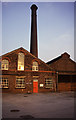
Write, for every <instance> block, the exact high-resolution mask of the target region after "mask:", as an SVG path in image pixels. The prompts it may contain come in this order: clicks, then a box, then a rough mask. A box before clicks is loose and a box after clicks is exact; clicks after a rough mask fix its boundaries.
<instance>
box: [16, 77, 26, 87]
mask: <svg viewBox="0 0 76 120" xmlns="http://www.w3.org/2000/svg"><path fill="white" fill-rule="evenodd" d="M18 79H19V80H18ZM20 79H23V80H22V81H21V80H20ZM17 82H19V83H17ZM20 82H21V83H22V85H23V86H22V85H21V84H20ZM23 82H24V83H23ZM18 85H19V86H18ZM20 85H21V86H20ZM15 88H17V89H25V77H23V76H22V77H16V82H15Z"/></svg>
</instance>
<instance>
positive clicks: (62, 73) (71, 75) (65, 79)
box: [47, 52, 76, 91]
mask: <svg viewBox="0 0 76 120" xmlns="http://www.w3.org/2000/svg"><path fill="white" fill-rule="evenodd" d="M47 64H48V65H49V66H50V67H52V68H53V69H54V70H55V71H57V73H58V88H57V90H58V91H67V90H76V62H74V61H73V60H72V59H70V55H69V54H68V53H66V52H65V53H64V54H62V55H61V56H59V57H57V58H55V59H53V60H51V61H49V62H47Z"/></svg>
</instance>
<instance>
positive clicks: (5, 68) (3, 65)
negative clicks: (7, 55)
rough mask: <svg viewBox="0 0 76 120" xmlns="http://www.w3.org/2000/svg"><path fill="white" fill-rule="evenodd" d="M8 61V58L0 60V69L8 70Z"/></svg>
mask: <svg viewBox="0 0 76 120" xmlns="http://www.w3.org/2000/svg"><path fill="white" fill-rule="evenodd" d="M8 66H9V62H8V60H2V64H1V69H2V70H8Z"/></svg>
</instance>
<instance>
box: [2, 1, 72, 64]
mask: <svg viewBox="0 0 76 120" xmlns="http://www.w3.org/2000/svg"><path fill="white" fill-rule="evenodd" d="M33 3H34V4H36V5H37V7H38V10H37V37H38V56H39V58H40V59H42V60H43V61H45V62H47V61H49V60H52V59H54V58H56V57H58V56H60V55H61V54H63V53H64V52H68V53H69V54H70V56H71V58H72V59H73V60H74V3H73V2H61V3H60V2H4V3H2V54H5V53H7V52H10V51H12V50H15V49H17V48H19V47H23V48H25V49H26V50H28V51H30V33H31V9H30V7H31V5H32V4H33ZM0 49H1V48H0ZM0 55H1V53H0Z"/></svg>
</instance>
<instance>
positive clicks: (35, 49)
mask: <svg viewBox="0 0 76 120" xmlns="http://www.w3.org/2000/svg"><path fill="white" fill-rule="evenodd" d="M37 9H38V7H37V6H36V5H35V4H33V5H32V6H31V44H30V53H32V54H33V55H35V56H36V57H38V46H37V16H36V10H37Z"/></svg>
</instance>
